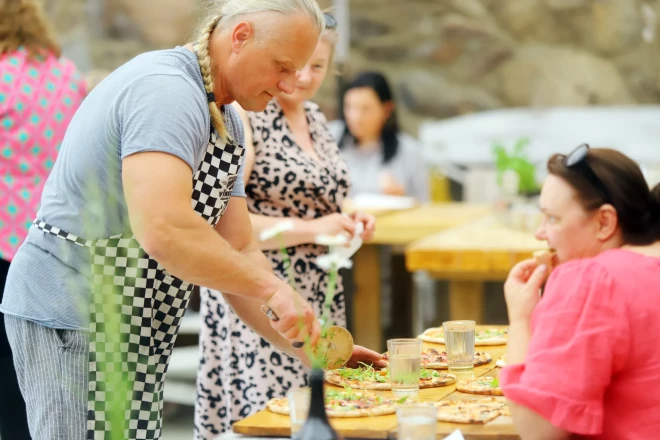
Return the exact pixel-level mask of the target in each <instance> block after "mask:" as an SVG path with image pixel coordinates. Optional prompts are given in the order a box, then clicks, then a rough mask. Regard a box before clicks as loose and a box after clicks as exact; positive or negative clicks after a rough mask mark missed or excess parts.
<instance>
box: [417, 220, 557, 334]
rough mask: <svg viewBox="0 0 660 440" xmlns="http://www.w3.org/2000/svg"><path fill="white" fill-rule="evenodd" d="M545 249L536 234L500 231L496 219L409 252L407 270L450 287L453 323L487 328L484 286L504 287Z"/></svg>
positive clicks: (445, 233) (471, 225)
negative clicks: (511, 275) (513, 271)
mask: <svg viewBox="0 0 660 440" xmlns="http://www.w3.org/2000/svg"><path fill="white" fill-rule="evenodd" d="M544 248H546V245H545V243H542V242H540V241H538V240H536V239H535V238H534V236H533V233H532V232H528V231H523V230H517V229H512V228H509V227H506V226H503V225H501V224H500V223H499V222H498V221H497V219H496V218H495V217H494V216H488V217H486V218H482V219H480V220H476V221H473V222H471V223H468V224H465V225H462V226H458V227H455V228H451V229H447V230H445V231H443V232H441V233H438V234H435V235H432V236H429V237H426V238H424V239H421V240H419V241H417V242H415V243H413V244H411V245H410V246H408V247H407V249H406V252H405V254H406V265H407V267H408V270H410V271H417V270H425V271H429V272H430V273H431V274H432V275H434V276H435V277H436V278H441V279H448V280H449V281H450V291H449V295H450V297H449V301H450V316H451V318H452V319H473V320H475V321H476V322H478V323H479V322H483V301H484V299H483V282H484V281H503V280H505V279H506V277H507V275H508V273H509V271H510V270H511V268H512V267H513V266H514V265H515V264H516V263H518V262H519V261H522V260H524V259H527V258H531V256H532V252H533V251H535V250H538V249H544Z"/></svg>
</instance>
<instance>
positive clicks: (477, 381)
mask: <svg viewBox="0 0 660 440" xmlns="http://www.w3.org/2000/svg"><path fill="white" fill-rule="evenodd" d="M456 389H457V390H458V391H462V392H464V393H470V394H485V395H488V396H503V395H504V394H503V393H502V389H501V388H500V381H499V380H498V379H497V378H496V377H492V376H481V377H475V378H473V379H465V380H462V381H460V382H458V383H457V384H456Z"/></svg>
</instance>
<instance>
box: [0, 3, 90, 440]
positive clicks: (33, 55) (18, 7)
mask: <svg viewBox="0 0 660 440" xmlns="http://www.w3.org/2000/svg"><path fill="white" fill-rule="evenodd" d="M84 96H85V86H84V83H83V80H82V77H81V75H80V74H79V73H78V71H77V70H76V68H75V66H74V65H73V63H71V62H70V61H67V60H65V59H62V58H60V47H59V45H58V44H57V42H56V41H55V39H54V38H53V33H52V32H51V29H50V27H49V25H48V23H47V21H46V19H45V17H44V14H43V11H42V10H41V7H40V6H39V4H38V3H37V2H34V1H33V0H12V1H2V0H0V302H1V301H2V296H3V291H4V286H5V280H6V277H7V271H8V270H9V262H10V261H11V260H12V258H13V256H14V254H15V253H16V250H17V249H18V247H19V246H20V244H21V243H22V242H23V240H24V239H25V236H26V235H27V231H28V228H29V226H30V224H31V223H32V220H34V217H35V215H36V213H37V208H38V204H39V200H40V198H41V190H42V188H43V185H44V183H45V182H46V178H47V177H48V174H49V172H50V169H51V168H52V167H53V163H54V162H55V158H56V156H57V150H58V149H59V146H60V143H61V142H62V138H63V137H64V132H65V131H66V128H67V125H68V124H69V121H70V120H71V118H72V117H73V114H74V112H75V111H76V109H77V108H78V106H79V105H80V103H81V102H82V100H83V98H84ZM0 389H1V390H2V396H3V397H2V399H0V436H1V437H2V438H3V439H4V438H7V439H12V440H22V439H29V438H30V435H29V433H28V430H27V423H26V416H25V405H24V403H23V398H22V397H21V394H20V392H19V389H18V384H17V382H16V372H15V371H14V367H13V363H12V357H11V349H10V347H9V343H8V341H7V336H6V334H5V325H4V317H3V316H2V314H0Z"/></svg>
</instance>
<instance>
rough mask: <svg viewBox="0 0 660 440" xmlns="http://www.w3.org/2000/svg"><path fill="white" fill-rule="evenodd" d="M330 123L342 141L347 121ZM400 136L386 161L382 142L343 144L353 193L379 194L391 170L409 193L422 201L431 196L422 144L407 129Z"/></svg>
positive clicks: (332, 131)
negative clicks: (386, 173) (358, 146)
mask: <svg viewBox="0 0 660 440" xmlns="http://www.w3.org/2000/svg"><path fill="white" fill-rule="evenodd" d="M328 126H329V128H330V132H331V133H332V135H333V136H334V137H335V139H336V140H337V143H339V140H340V138H341V135H342V134H343V133H344V127H345V125H344V124H343V123H342V122H341V121H332V122H330V123H329V124H328ZM397 137H398V139H399V148H398V150H397V153H396V155H395V156H394V157H393V158H392V159H390V161H389V162H388V163H387V164H383V150H382V146H381V144H380V143H377V144H374V145H372V146H364V147H360V148H357V147H356V146H355V145H353V142H352V141H350V142H349V143H348V144H347V145H344V146H343V148H342V150H341V154H342V157H343V158H344V160H345V161H346V163H347V164H348V168H349V170H350V175H351V191H350V194H349V196H350V197H353V196H355V195H356V194H363V193H369V194H380V193H381V176H382V174H383V173H384V172H388V173H391V175H392V176H393V177H394V178H395V179H396V181H397V182H398V183H399V184H400V185H402V186H403V187H404V188H405V191H406V194H405V195H406V196H409V197H415V198H416V199H417V200H419V201H420V202H427V201H428V200H429V199H430V193H429V177H428V172H427V169H426V165H425V164H424V161H423V160H422V154H421V151H420V148H419V145H418V144H417V142H416V141H415V139H413V138H412V137H410V136H408V135H407V134H405V133H399V134H398V136H397Z"/></svg>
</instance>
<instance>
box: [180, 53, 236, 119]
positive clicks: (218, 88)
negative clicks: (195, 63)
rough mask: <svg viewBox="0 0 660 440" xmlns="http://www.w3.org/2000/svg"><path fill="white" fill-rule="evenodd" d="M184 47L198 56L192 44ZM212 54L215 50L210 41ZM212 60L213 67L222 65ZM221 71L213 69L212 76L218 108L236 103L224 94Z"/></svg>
mask: <svg viewBox="0 0 660 440" xmlns="http://www.w3.org/2000/svg"><path fill="white" fill-rule="evenodd" d="M183 47H184V48H185V49H187V50H189V51H190V52H192V53H194V54H195V56H197V54H196V53H195V48H194V46H193V44H192V43H188V44H186V45H185V46H183ZM212 53H214V50H213V48H212V47H211V41H209V54H212ZM211 59H212V63H211V65H212V66H214V65H215V66H216V67H217V66H218V65H219V64H220V63H219V62H218V61H217V60H213V58H211ZM221 70H222V69H213V68H212V70H211V74H212V75H213V85H214V91H213V93H214V94H215V102H216V104H218V106H222V105H229V104H231V103H232V102H234V98H232V97H231V96H229V95H225V94H223V92H222V91H223V89H224V87H222V78H221V77H220V75H219V74H218V72H219V71H221Z"/></svg>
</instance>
